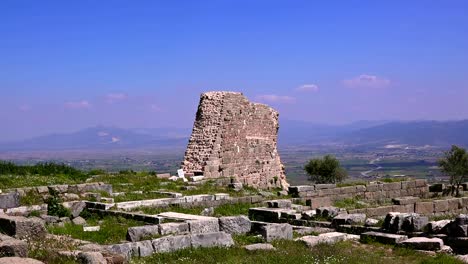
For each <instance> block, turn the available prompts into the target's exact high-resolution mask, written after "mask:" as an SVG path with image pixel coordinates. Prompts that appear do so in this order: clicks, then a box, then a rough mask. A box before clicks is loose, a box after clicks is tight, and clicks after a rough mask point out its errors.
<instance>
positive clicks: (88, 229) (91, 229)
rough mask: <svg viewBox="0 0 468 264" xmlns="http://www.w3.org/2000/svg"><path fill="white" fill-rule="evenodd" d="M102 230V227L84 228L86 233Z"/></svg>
mask: <svg viewBox="0 0 468 264" xmlns="http://www.w3.org/2000/svg"><path fill="white" fill-rule="evenodd" d="M99 230H101V227H100V226H83V231H84V232H98V231H99Z"/></svg>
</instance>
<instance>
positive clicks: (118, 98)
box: [105, 93, 128, 103]
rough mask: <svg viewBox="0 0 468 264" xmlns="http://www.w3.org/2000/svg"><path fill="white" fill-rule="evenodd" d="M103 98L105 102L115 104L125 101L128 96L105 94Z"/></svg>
mask: <svg viewBox="0 0 468 264" xmlns="http://www.w3.org/2000/svg"><path fill="white" fill-rule="evenodd" d="M105 98H106V102H108V103H115V102H119V101H123V100H125V99H127V98H128V95H126V94H124V93H109V94H106V96H105Z"/></svg>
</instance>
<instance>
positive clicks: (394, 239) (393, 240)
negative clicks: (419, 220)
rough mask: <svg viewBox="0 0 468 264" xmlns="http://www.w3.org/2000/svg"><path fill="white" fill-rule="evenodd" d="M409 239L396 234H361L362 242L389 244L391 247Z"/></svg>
mask: <svg viewBox="0 0 468 264" xmlns="http://www.w3.org/2000/svg"><path fill="white" fill-rule="evenodd" d="M407 239H408V237H407V236H404V235H394V234H386V233H380V232H373V231H371V232H366V233H362V234H361V238H360V241H361V242H364V243H366V242H368V241H375V242H379V243H382V244H389V245H396V244H398V243H400V242H402V241H404V240H407Z"/></svg>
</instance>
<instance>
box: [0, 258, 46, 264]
mask: <svg viewBox="0 0 468 264" xmlns="http://www.w3.org/2000/svg"><path fill="white" fill-rule="evenodd" d="M0 264H44V262H42V261H39V260H35V259H32V258H20V257H6V258H0Z"/></svg>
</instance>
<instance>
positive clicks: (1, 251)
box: [0, 234, 28, 258]
mask: <svg viewBox="0 0 468 264" xmlns="http://www.w3.org/2000/svg"><path fill="white" fill-rule="evenodd" d="M0 256H1V257H22V258H25V257H27V256H28V244H27V243H26V242H25V241H22V240H19V239H15V238H12V237H9V236H5V235H2V234H0Z"/></svg>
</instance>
